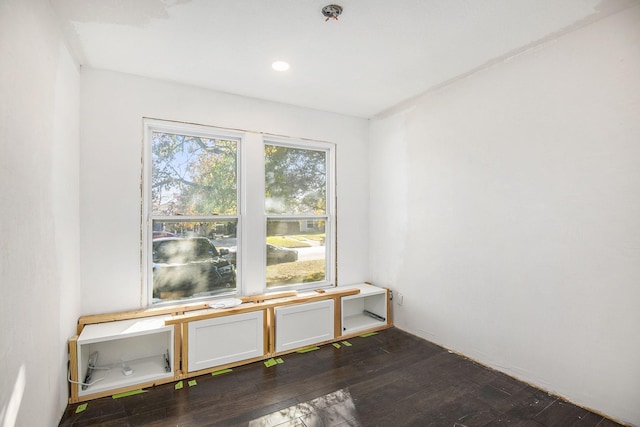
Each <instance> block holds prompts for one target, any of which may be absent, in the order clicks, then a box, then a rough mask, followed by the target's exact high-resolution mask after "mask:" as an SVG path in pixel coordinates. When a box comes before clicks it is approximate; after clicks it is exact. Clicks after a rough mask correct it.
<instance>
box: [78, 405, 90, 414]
mask: <svg viewBox="0 0 640 427" xmlns="http://www.w3.org/2000/svg"><path fill="white" fill-rule="evenodd" d="M87 405H88V403H83V404H82V405H78V407H77V408H76V414H79V413H80V412H82V411H84V410H85V409H87Z"/></svg>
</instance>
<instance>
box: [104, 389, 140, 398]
mask: <svg viewBox="0 0 640 427" xmlns="http://www.w3.org/2000/svg"><path fill="white" fill-rule="evenodd" d="M140 393H146V391H144V390H142V389H138V390H131V391H125V392H124V393H118V394H114V395H113V396H111V397H112V398H114V399H120V398H121V397H127V396H133V395H136V394H140Z"/></svg>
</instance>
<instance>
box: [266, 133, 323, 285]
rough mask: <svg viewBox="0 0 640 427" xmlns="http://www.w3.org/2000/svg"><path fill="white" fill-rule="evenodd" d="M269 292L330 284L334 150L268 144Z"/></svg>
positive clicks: (267, 248)
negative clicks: (286, 288) (278, 289)
mask: <svg viewBox="0 0 640 427" xmlns="http://www.w3.org/2000/svg"><path fill="white" fill-rule="evenodd" d="M264 164H265V166H264V168H265V214H266V255H265V261H266V266H267V267H266V284H267V288H276V287H292V286H293V287H300V286H305V287H306V286H309V287H311V286H322V285H327V284H332V283H333V276H334V272H333V270H334V264H335V263H334V261H333V260H334V251H333V250H332V248H333V243H332V242H333V231H332V230H333V223H334V219H333V199H334V197H333V185H332V177H333V146H332V145H330V144H321V143H305V144H302V143H291V142H289V141H286V142H283V141H266V142H265V146H264Z"/></svg>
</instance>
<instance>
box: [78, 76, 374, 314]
mask: <svg viewBox="0 0 640 427" xmlns="http://www.w3.org/2000/svg"><path fill="white" fill-rule="evenodd" d="M81 80H82V91H81V92H82V95H81V96H82V117H81V127H80V133H81V140H82V147H81V159H80V168H81V172H80V175H81V208H80V212H81V215H80V216H81V223H82V237H81V248H82V266H81V271H82V273H81V275H82V312H83V314H90V313H103V312H110V311H117V310H130V309H137V308H139V307H141V306H142V304H143V303H142V295H141V289H142V287H141V265H140V232H141V230H140V209H141V192H140V176H141V155H142V118H143V117H151V118H157V119H166V120H176V121H185V122H190V123H199V124H204V125H211V126H218V127H224V128H233V129H242V130H248V131H253V132H266V133H272V134H277V135H284V136H291V137H299V138H308V139H315V140H322V141H329V142H334V143H336V144H337V169H338V171H337V175H338V176H337V179H338V216H339V218H340V220H339V224H338V246H339V248H338V283H340V284H349V283H356V282H362V281H363V280H368V271H369V270H368V267H369V265H368V261H369V259H368V229H369V227H368V211H367V208H366V207H367V205H368V187H367V185H368V184H367V180H368V172H367V170H368V166H367V154H366V153H367V150H366V138H367V136H368V121H366V120H363V119H358V118H351V117H347V116H340V115H336V114H329V113H323V112H319V111H313V110H307V109H301V108H295V107H290V106H286V105H283V104H276V103H271V102H266V101H259V100H254V99H248V98H243V97H239V96H235V95H228V94H222V93H217V92H212V91H207V90H203V89H199V88H195V87H189V86H181V85H177V84H172V83H168V82H163V81H158V80H151V79H145V78H140V77H134V76H130V75H125V74H120V73H113V72H108V71H99V70H91V69H83V70H82V73H81ZM246 142H247V143H248V144H256V143H258V144H259V143H260V138H259V135H258V134H256V133H251V134H249V135H248V137H247V141H246ZM249 157H250V156H249ZM248 160H249V161H251V159H248ZM249 172H250V173H254V174H255V173H257V174H260V173H261V171H260V170H258V169H256V170H250V171H249ZM251 200H252V198H251V197H250V195H249V196H248V198H247V203H249V204H250V205H249V208H250V209H257V210H260V209H262V207H261V206H254V205H251ZM250 226H253V227H254V228H258V227H261V226H260V225H256V224H253V225H250ZM259 247H260V250H262V245H260V246H259ZM252 248H253V246H252V247H251V248H249V249H252ZM253 249H255V248H253ZM254 273H255V272H254V271H253V270H250V271H247V274H246V275H245V279H246V280H245V282H246V283H245V286H246V288H247V290H248V292H252V293H254V292H259V291H262V287H263V284H262V283H259V282H258V281H257V280H255V278H256V277H255V275H254V276H252V274H254Z"/></svg>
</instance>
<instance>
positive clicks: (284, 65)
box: [271, 61, 290, 71]
mask: <svg viewBox="0 0 640 427" xmlns="http://www.w3.org/2000/svg"><path fill="white" fill-rule="evenodd" d="M289 67H290V65H289V63H288V62H285V61H276V62H274V63H273V64H271V68H273V69H274V70H276V71H287V70H288V69H289Z"/></svg>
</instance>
